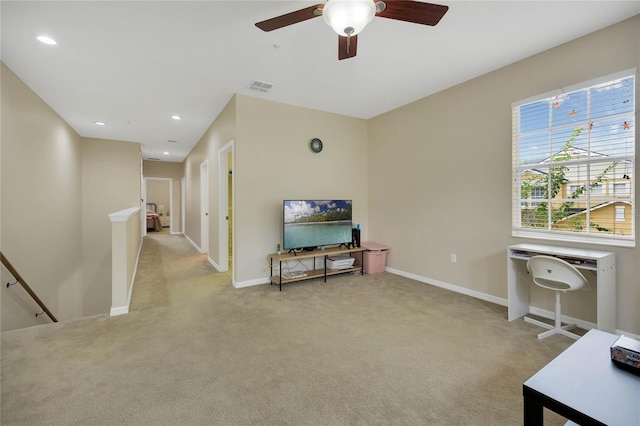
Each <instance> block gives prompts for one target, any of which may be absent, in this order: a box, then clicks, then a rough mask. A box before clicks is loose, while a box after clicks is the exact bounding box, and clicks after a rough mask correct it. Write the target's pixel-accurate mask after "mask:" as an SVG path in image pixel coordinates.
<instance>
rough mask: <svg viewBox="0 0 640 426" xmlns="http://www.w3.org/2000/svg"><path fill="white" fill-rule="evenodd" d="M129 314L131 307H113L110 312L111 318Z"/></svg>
mask: <svg viewBox="0 0 640 426" xmlns="http://www.w3.org/2000/svg"><path fill="white" fill-rule="evenodd" d="M128 313H129V306H128V305H127V306H112V307H111V310H110V311H109V316H112V317H116V316H118V315H124V314H128Z"/></svg>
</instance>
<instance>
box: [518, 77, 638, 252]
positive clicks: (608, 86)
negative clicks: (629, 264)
mask: <svg viewBox="0 0 640 426" xmlns="http://www.w3.org/2000/svg"><path fill="white" fill-rule="evenodd" d="M512 113H513V152H512V157H513V197H512V209H513V210H512V234H513V235H514V236H522V237H529V238H543V239H551V240H562V241H577V242H592V243H598V244H611V245H620V246H635V215H633V214H630V215H625V216H624V220H620V218H621V216H620V213H619V212H620V211H625V210H626V207H629V211H631V212H634V211H635V201H634V198H635V188H634V183H635V170H634V164H635V70H630V71H625V72H622V73H618V74H616V75H611V76H607V77H603V78H601V79H598V80H595V81H591V82H588V83H584V84H580V85H576V86H575V87H572V88H569V89H565V90H561V91H557V92H555V93H550V94H549V93H548V94H545V95H540V96H538V97H535V98H531V99H527V100H524V101H520V102H514V103H513V105H512Z"/></svg>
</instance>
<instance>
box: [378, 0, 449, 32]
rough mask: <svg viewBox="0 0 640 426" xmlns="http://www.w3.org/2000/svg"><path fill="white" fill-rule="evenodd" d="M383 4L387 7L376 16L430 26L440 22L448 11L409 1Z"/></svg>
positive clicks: (431, 5)
mask: <svg viewBox="0 0 640 426" xmlns="http://www.w3.org/2000/svg"><path fill="white" fill-rule="evenodd" d="M384 3H385V4H386V6H387V7H386V8H385V9H384V10H383V11H382V12H378V13H377V14H376V16H380V17H382V18H389V19H396V20H398V21H405V22H413V23H416V24H422V25H431V26H433V25H436V24H437V23H438V22H440V19H442V17H443V16H444V14H445V13H447V10H449V6H443V5H440V4H433V3H422V2H419V1H411V0H386V1H385V2H384Z"/></svg>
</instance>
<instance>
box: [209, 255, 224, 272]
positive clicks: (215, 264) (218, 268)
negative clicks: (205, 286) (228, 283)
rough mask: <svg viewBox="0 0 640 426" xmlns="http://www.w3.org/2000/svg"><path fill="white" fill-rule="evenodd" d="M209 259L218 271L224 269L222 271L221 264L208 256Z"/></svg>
mask: <svg viewBox="0 0 640 426" xmlns="http://www.w3.org/2000/svg"><path fill="white" fill-rule="evenodd" d="M207 260H208V261H209V263H210V264H211V265H212V266H213V267H214V268H216V271H218V272H222V271H220V266H219V265H218V264H217V263H216V262H215V261H214V260H213V259H212V258H210V257H209V256H207Z"/></svg>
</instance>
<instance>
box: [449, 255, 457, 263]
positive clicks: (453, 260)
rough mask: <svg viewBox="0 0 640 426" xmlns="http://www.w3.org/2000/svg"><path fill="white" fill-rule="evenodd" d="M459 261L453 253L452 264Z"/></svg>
mask: <svg viewBox="0 0 640 426" xmlns="http://www.w3.org/2000/svg"><path fill="white" fill-rule="evenodd" d="M457 261H458V256H456V254H455V253H451V263H456V262H457Z"/></svg>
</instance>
